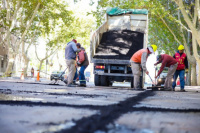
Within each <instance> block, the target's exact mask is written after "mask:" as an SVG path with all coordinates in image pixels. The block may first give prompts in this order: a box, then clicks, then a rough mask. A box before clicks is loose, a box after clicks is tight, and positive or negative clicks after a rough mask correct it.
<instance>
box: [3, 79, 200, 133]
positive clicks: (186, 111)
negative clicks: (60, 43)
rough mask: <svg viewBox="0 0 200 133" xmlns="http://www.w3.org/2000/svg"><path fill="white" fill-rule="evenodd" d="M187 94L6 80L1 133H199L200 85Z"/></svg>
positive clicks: (124, 86) (117, 85)
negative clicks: (71, 86) (72, 86)
mask: <svg viewBox="0 0 200 133" xmlns="http://www.w3.org/2000/svg"><path fill="white" fill-rule="evenodd" d="M146 86H148V85H146ZM186 91H187V92H179V88H178V87H177V88H176V91H175V92H171V91H151V90H146V91H134V90H132V89H131V88H130V84H129V83H115V84H114V86H112V87H101V86H94V84H93V83H88V84H87V87H74V88H69V87H66V86H65V85H64V84H63V83H62V82H60V83H59V84H57V85H49V82H39V83H37V82H30V81H16V80H1V81H0V127H1V128H0V132H2V133H7V132H9V133H15V132H16V133H27V132H31V133H42V132H63V133H65V132H69V133H75V132H91V133H106V132H108V133H124V132H125V133H157V132H158V133H161V132H162V133H169V132H173V133H186V132H188V133H199V131H200V127H199V125H200V92H199V91H200V86H197V87H186Z"/></svg>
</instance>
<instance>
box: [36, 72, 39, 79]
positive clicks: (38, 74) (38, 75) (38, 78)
mask: <svg viewBox="0 0 200 133" xmlns="http://www.w3.org/2000/svg"><path fill="white" fill-rule="evenodd" d="M36 81H40V72H39V71H38V73H37V80H36Z"/></svg>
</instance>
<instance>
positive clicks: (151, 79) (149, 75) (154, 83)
mask: <svg viewBox="0 0 200 133" xmlns="http://www.w3.org/2000/svg"><path fill="white" fill-rule="evenodd" d="M148 76H149V78H150V79H151V82H152V83H153V86H155V83H154V82H153V80H152V78H151V76H150V75H149V74H148Z"/></svg>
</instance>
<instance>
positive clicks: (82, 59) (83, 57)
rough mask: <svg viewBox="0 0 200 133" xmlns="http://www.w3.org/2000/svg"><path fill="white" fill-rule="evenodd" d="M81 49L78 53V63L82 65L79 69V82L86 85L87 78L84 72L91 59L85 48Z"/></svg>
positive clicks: (83, 85)
mask: <svg viewBox="0 0 200 133" xmlns="http://www.w3.org/2000/svg"><path fill="white" fill-rule="evenodd" d="M80 49H81V51H80V52H79V53H78V62H77V65H78V66H80V67H81V68H80V70H79V82H80V86H82V87H86V79H85V74H84V72H85V69H86V68H87V66H88V65H89V60H88V56H87V53H86V52H85V49H84V48H83V47H81V48H80Z"/></svg>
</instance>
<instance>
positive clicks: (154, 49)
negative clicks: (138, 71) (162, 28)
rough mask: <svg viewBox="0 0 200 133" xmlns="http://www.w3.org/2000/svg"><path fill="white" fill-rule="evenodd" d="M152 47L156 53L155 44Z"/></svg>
mask: <svg viewBox="0 0 200 133" xmlns="http://www.w3.org/2000/svg"><path fill="white" fill-rule="evenodd" d="M151 47H152V48H153V51H154V52H156V50H157V46H156V45H155V44H152V45H151Z"/></svg>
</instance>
